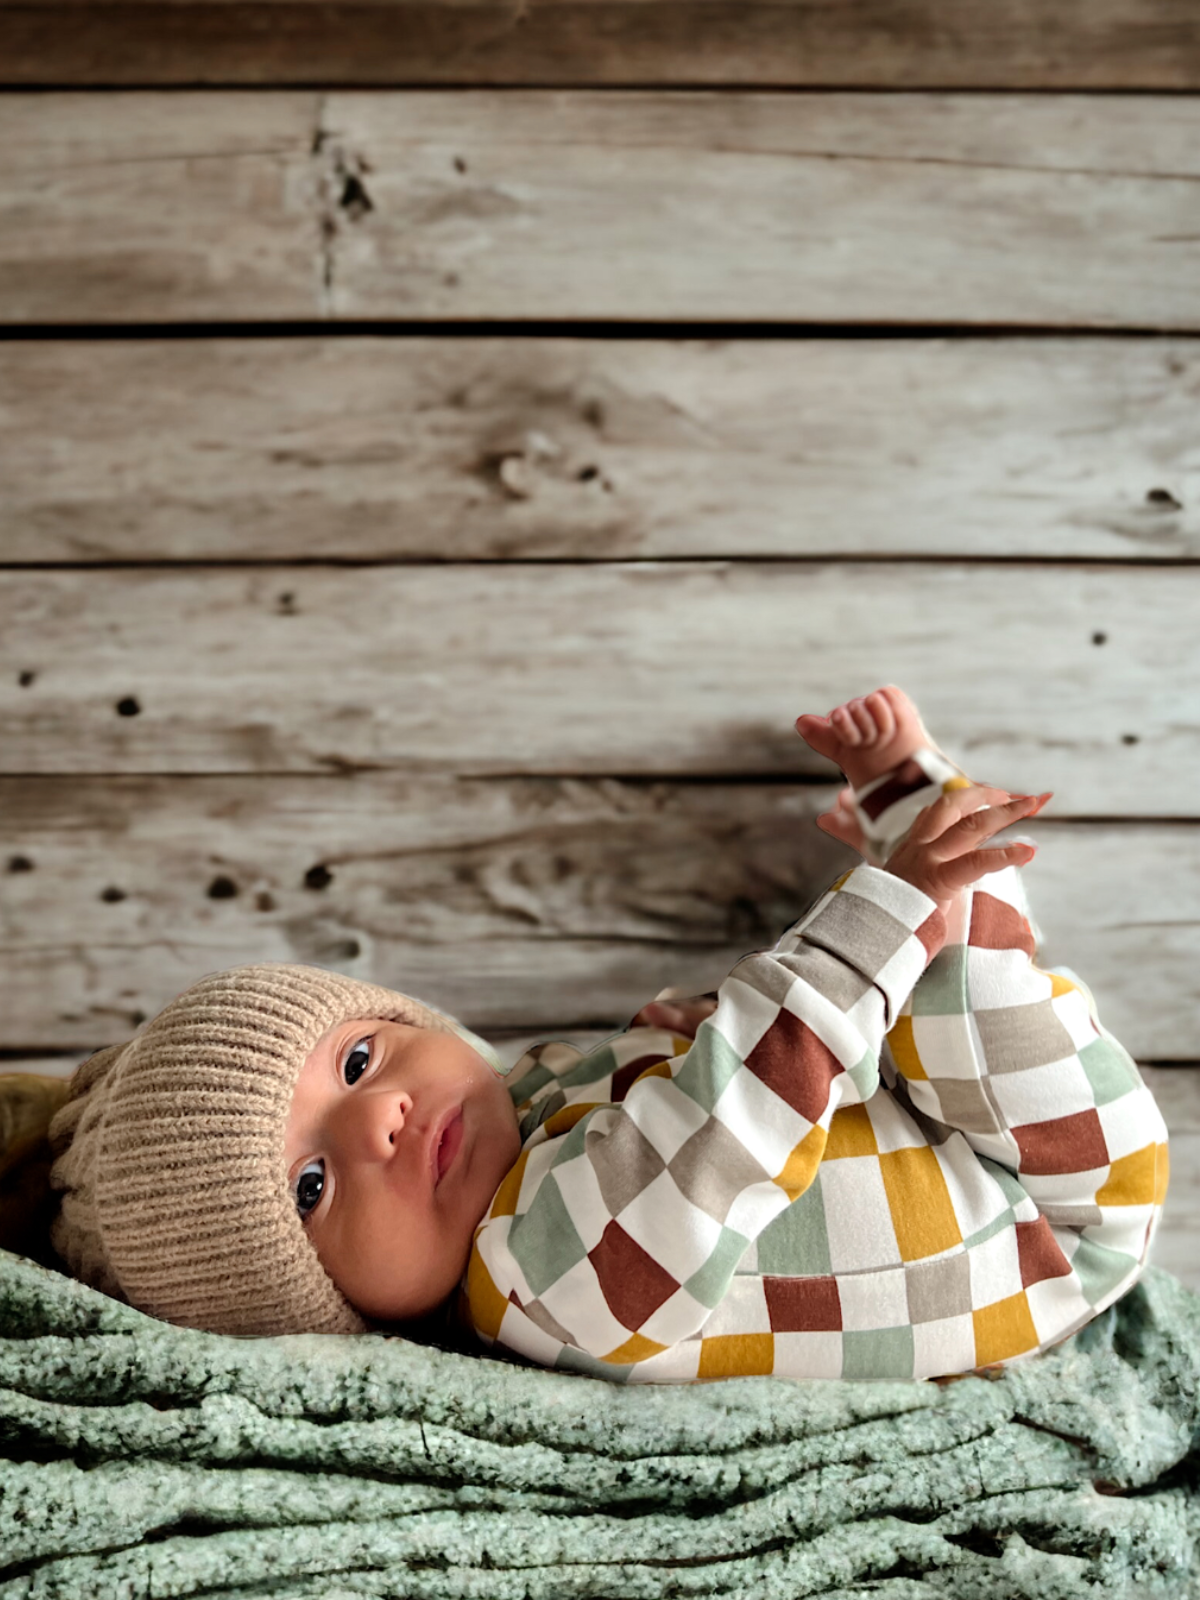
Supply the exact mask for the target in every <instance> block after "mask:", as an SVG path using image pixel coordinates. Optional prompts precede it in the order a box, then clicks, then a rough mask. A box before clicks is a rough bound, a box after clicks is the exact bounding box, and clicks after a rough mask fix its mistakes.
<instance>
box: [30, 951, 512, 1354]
mask: <svg viewBox="0 0 1200 1600" xmlns="http://www.w3.org/2000/svg"><path fill="white" fill-rule="evenodd" d="M353 1017H370V1018H379V1019H380V1020H381V1021H396V1022H405V1023H409V1024H411V1025H415V1026H417V1027H422V1028H433V1029H436V1030H438V1031H439V1032H446V1033H456V1034H458V1035H459V1037H460V1038H463V1039H465V1040H466V1041H467V1042H468V1043H469V1044H470V1045H472V1046H473V1048H475V1049H476V1050H478V1052H479V1053H480V1055H482V1056H483V1057H484V1059H485V1060H486V1061H488V1062H489V1064H490V1065H491V1066H492V1068H493V1070H495V1071H496V1072H498V1073H503V1072H504V1071H505V1068H504V1067H503V1066H502V1064H501V1062H500V1060H499V1057H498V1056H497V1055H496V1053H495V1051H494V1050H493V1049H492V1047H491V1046H490V1045H489V1044H488V1043H487V1042H486V1041H485V1040H483V1039H481V1038H479V1037H478V1035H476V1034H474V1033H472V1032H471V1031H470V1029H468V1028H466V1027H464V1025H463V1024H462V1023H460V1022H458V1021H457V1020H456V1019H455V1018H453V1017H450V1016H448V1015H446V1014H445V1013H443V1012H439V1011H435V1010H433V1009H432V1007H429V1006H426V1005H424V1004H422V1003H421V1001H419V1000H415V999H413V998H412V996H410V995H405V994H400V993H397V992H396V991H395V990H392V989H382V988H379V987H377V986H376V985H374V984H369V983H362V982H359V981H358V980H357V979H355V978H348V977H345V976H343V975H342V974H341V973H338V972H327V971H325V970H324V968H322V967H310V966H299V965H294V964H289V963H284V962H263V963H260V964H258V965H255V966H247V967H234V968H232V969H230V970H229V971H226V972H217V973H211V974H210V975H209V976H207V977H204V978H201V979H200V981H199V982H198V983H195V984H193V985H192V987H191V988H190V989H186V990H185V991H184V992H183V994H181V995H179V996H177V998H176V999H174V1000H172V1001H171V1002H170V1003H169V1004H168V1005H166V1006H164V1007H163V1009H162V1010H161V1011H160V1012H159V1013H158V1015H157V1016H155V1017H153V1018H152V1019H151V1020H150V1021H149V1022H148V1023H146V1024H145V1025H144V1026H143V1027H142V1029H141V1030H140V1031H139V1032H138V1033H136V1034H135V1035H134V1036H133V1038H131V1039H129V1040H127V1041H126V1042H125V1043H124V1044H119V1045H110V1046H108V1047H107V1048H105V1049H103V1050H99V1051H97V1052H96V1054H95V1055H93V1056H90V1057H89V1058H88V1060H86V1061H85V1062H84V1063H83V1064H82V1065H81V1066H80V1067H79V1068H78V1070H77V1071H76V1073H75V1075H74V1077H73V1078H72V1079H71V1083H70V1090H69V1098H68V1100H67V1102H66V1104H65V1105H64V1106H63V1107H62V1109H61V1110H60V1111H59V1112H58V1114H57V1115H56V1116H55V1118H54V1120H53V1121H52V1122H51V1124H50V1142H51V1149H52V1151H53V1154H54V1156H55V1162H54V1165H53V1167H52V1168H51V1172H50V1182H51V1186H52V1187H53V1188H54V1189H56V1190H60V1191H61V1203H60V1208H59V1211H58V1214H57V1216H56V1218H55V1220H54V1223H53V1225H52V1228H51V1243H52V1244H53V1246H54V1249H55V1251H56V1252H57V1254H58V1255H59V1257H60V1258H61V1259H62V1260H63V1261H64V1262H65V1263H66V1265H67V1267H68V1269H69V1270H70V1271H71V1273H72V1274H73V1275H74V1276H75V1277H77V1278H81V1279H82V1280H83V1281H84V1282H85V1283H88V1284H90V1285H91V1286H92V1287H93V1288H97V1289H101V1290H103V1291H104V1292H105V1293H106V1294H111V1295H115V1296H116V1297H118V1298H119V1299H123V1300H127V1301H128V1302H129V1303H130V1304H131V1305H134V1306H136V1307H137V1308H138V1309H139V1310H141V1311H145V1312H147V1313H149V1315H151V1316H154V1317H159V1318H160V1319H162V1320H163V1321H165V1322H174V1323H181V1324H183V1325H184V1326H186V1327H192V1328H204V1329H207V1330H208V1331H209V1332H211V1333H231V1334H280V1333H361V1332H364V1331H366V1330H367V1329H368V1328H369V1327H370V1326H371V1324H370V1323H369V1322H367V1321H366V1320H365V1319H364V1318H363V1317H361V1316H359V1314H358V1312H357V1311H355V1310H354V1308H353V1307H352V1306H351V1305H350V1303H349V1301H348V1300H346V1298H345V1297H344V1296H343V1295H342V1293H341V1292H340V1290H339V1289H338V1288H337V1287H336V1286H335V1284H334V1282H333V1280H332V1279H331V1278H330V1277H329V1275H328V1273H327V1272H326V1271H325V1269H324V1267H323V1266H322V1265H321V1262H320V1260H319V1258H318V1256H317V1252H316V1250H315V1248H314V1247H313V1245H312V1243H311V1241H310V1240H309V1237H308V1235H307V1233H306V1232H305V1230H304V1227H303V1225H302V1223H301V1221H300V1217H299V1215H298V1214H297V1211H296V1202H295V1198H294V1196H293V1195H292V1193H291V1189H290V1186H289V1184H288V1176H287V1167H286V1163H285V1161H284V1133H285V1129H286V1123H287V1116H288V1108H289V1106H290V1104H291V1099H292V1090H293V1088H294V1086H295V1083H296V1079H297V1077H298V1076H299V1073H300V1069H301V1068H302V1067H303V1065H304V1063H305V1061H306V1060H307V1059H308V1056H309V1054H310V1053H311V1051H312V1049H313V1046H314V1045H315V1044H316V1043H317V1041H318V1040H319V1039H320V1038H321V1037H322V1036H323V1035H324V1034H325V1033H326V1032H327V1031H328V1030H329V1029H330V1028H332V1027H334V1026H336V1025H337V1024H338V1023H340V1022H347V1021H349V1020H350V1019H351V1018H353Z"/></svg>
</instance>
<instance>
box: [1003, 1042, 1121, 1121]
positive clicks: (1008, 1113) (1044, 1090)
mask: <svg viewBox="0 0 1200 1600" xmlns="http://www.w3.org/2000/svg"><path fill="white" fill-rule="evenodd" d="M988 1086H989V1088H990V1090H991V1093H992V1098H993V1099H994V1101H995V1103H996V1105H997V1106H999V1108H1000V1112H1001V1115H1002V1116H1003V1117H1004V1120H1005V1121H1006V1122H1007V1123H1008V1125H1009V1127H1010V1128H1023V1127H1024V1126H1025V1125H1026V1124H1027V1123H1030V1122H1051V1121H1053V1120H1054V1119H1055V1118H1057V1117H1072V1116H1075V1115H1076V1114H1077V1113H1078V1112H1080V1111H1090V1110H1091V1109H1092V1107H1093V1105H1094V1104H1095V1097H1094V1095H1093V1093H1092V1086H1091V1084H1090V1083H1089V1082H1088V1078H1087V1073H1086V1072H1085V1071H1084V1070H1083V1067H1082V1066H1081V1064H1080V1061H1079V1057H1078V1056H1067V1057H1066V1058H1065V1059H1064V1060H1062V1061H1051V1062H1047V1063H1046V1064H1045V1065H1043V1066H1040V1067H1026V1068H1025V1070H1024V1071H1023V1072H997V1073H994V1074H993V1075H992V1076H991V1077H989V1079H988Z"/></svg>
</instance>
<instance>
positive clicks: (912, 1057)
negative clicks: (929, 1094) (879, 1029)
mask: <svg viewBox="0 0 1200 1600" xmlns="http://www.w3.org/2000/svg"><path fill="white" fill-rule="evenodd" d="M887 1041H888V1044H890V1045H891V1047H892V1060H893V1061H894V1062H895V1063H896V1070H897V1072H899V1074H900V1076H901V1077H902V1078H928V1077H929V1074H928V1073H927V1072H926V1071H925V1068H924V1067H923V1066H922V1065H921V1058H920V1056H919V1055H918V1054H917V1046H916V1041H915V1040H914V1039H913V1019H912V1018H911V1017H909V1016H903V1017H897V1018H896V1020H895V1022H894V1023H893V1025H892V1026H891V1027H890V1028H889V1029H888V1036H887Z"/></svg>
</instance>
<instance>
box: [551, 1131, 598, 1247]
mask: <svg viewBox="0 0 1200 1600" xmlns="http://www.w3.org/2000/svg"><path fill="white" fill-rule="evenodd" d="M554 1182H555V1183H556V1184H557V1185H558V1191H559V1193H560V1194H561V1195H562V1198H563V1203H564V1205H565V1206H566V1208H567V1211H568V1212H569V1213H570V1217H571V1221H572V1222H573V1223H574V1224H575V1230H576V1232H577V1233H578V1234H579V1237H580V1238H581V1239H582V1240H583V1247H584V1249H585V1250H594V1249H595V1248H596V1246H597V1245H598V1244H599V1243H600V1240H601V1237H602V1236H603V1233H604V1230H605V1228H606V1227H607V1226H608V1222H609V1215H608V1206H607V1205H606V1204H605V1201H604V1196H603V1195H602V1194H601V1192H600V1185H599V1183H598V1182H597V1181H596V1169H595V1167H594V1166H593V1165H592V1163H591V1162H590V1161H589V1160H588V1158H587V1156H586V1155H583V1154H580V1155H578V1156H576V1157H575V1159H574V1160H573V1161H560V1162H559V1164H558V1165H557V1166H556V1167H555V1169H554Z"/></svg>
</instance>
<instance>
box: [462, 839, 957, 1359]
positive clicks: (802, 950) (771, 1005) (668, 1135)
mask: <svg viewBox="0 0 1200 1600" xmlns="http://www.w3.org/2000/svg"><path fill="white" fill-rule="evenodd" d="M943 937H944V922H943V919H942V917H941V915H940V913H939V912H938V910H937V908H936V904H935V902H934V901H933V900H932V899H931V898H930V897H929V896H928V895H926V894H924V893H923V892H922V891H921V890H920V889H917V888H916V887H914V886H913V885H911V884H909V883H907V882H904V881H903V880H902V879H901V878H899V877H898V876H896V875H894V874H892V873H889V872H884V871H882V870H880V869H878V868H875V867H871V866H865V865H864V866H860V867H857V868H855V869H854V871H853V872H851V873H849V874H847V875H846V876H845V877H844V878H843V879H841V880H839V882H838V883H837V884H835V885H834V887H833V888H832V889H831V890H829V891H828V892H827V893H826V894H825V895H823V896H822V897H821V899H820V900H819V901H818V902H817V904H816V905H815V906H814V907H813V908H812V909H811V910H810V911H809V912H808V913H806V915H805V916H804V917H803V918H801V919H800V921H799V922H797V923H796V924H794V925H793V927H792V928H790V929H789V930H788V931H787V933H785V934H784V936H783V937H782V938H781V939H780V941H779V942H778V944H777V945H776V946H775V947H774V949H773V950H770V951H762V952H758V953H756V954H754V955H750V956H747V957H745V958H744V959H743V960H742V961H740V962H739V963H738V964H737V966H736V967H735V968H734V969H733V971H732V972H731V973H730V974H729V976H728V977H727V978H726V979H725V981H724V982H723V983H722V984H721V986H720V989H719V990H718V1001H717V1007H716V1010H715V1012H714V1013H713V1015H712V1016H711V1017H709V1018H707V1020H705V1021H704V1022H703V1023H702V1024H701V1026H700V1028H699V1029H698V1031H697V1034H696V1039H695V1042H694V1044H693V1045H692V1047H691V1048H690V1049H689V1050H688V1051H687V1052H686V1053H685V1054H683V1055H680V1056H677V1057H675V1058H674V1060H672V1061H663V1062H661V1063H659V1065H658V1066H656V1067H652V1068H651V1069H650V1070H649V1071H648V1072H647V1073H645V1074H644V1075H643V1076H641V1077H639V1078H638V1080H637V1081H636V1082H635V1083H634V1084H633V1085H632V1087H631V1088H630V1089H629V1091H628V1093H627V1094H626V1096H625V1099H624V1101H623V1102H622V1104H620V1105H609V1104H605V1105H600V1106H595V1105H587V1104H582V1105H580V1104H576V1105H567V1106H565V1107H564V1108H563V1109H562V1110H560V1111H557V1112H555V1113H554V1114H553V1115H551V1116H550V1117H548V1118H547V1119H546V1121H545V1122H544V1123H543V1124H542V1125H541V1127H540V1128H538V1129H537V1131H536V1133H535V1134H534V1135H533V1136H532V1137H531V1138H530V1139H529V1141H528V1143H527V1145H526V1148H525V1150H524V1151H523V1152H522V1155H521V1157H520V1158H519V1160H518V1162H517V1165H516V1167H515V1168H514V1169H513V1172H512V1173H511V1174H510V1175H509V1177H508V1178H507V1179H506V1180H505V1183H504V1184H503V1185H502V1186H501V1189H500V1191H499V1193H498V1194H497V1196H496V1199H495V1200H494V1202H493V1204H492V1207H491V1209H490V1211H489V1213H488V1216H487V1217H486V1218H485V1219H484V1221H483V1223H482V1224H481V1225H480V1228H479V1230H478V1232H477V1235H476V1241H475V1249H474V1251H473V1253H472V1259H471V1264H470V1268H469V1272H468V1284H467V1288H468V1298H469V1302H470V1309H471V1315H472V1319H473V1321H474V1323H475V1326H476V1327H477V1329H478V1330H479V1331H480V1332H481V1333H482V1334H483V1335H484V1337H485V1338H488V1337H491V1338H494V1337H496V1335H497V1334H498V1333H499V1332H500V1324H501V1321H502V1318H503V1315H504V1311H505V1308H506V1307H507V1305H508V1304H509V1303H510V1297H511V1299H512V1300H513V1301H514V1302H515V1304H516V1305H517V1306H518V1307H519V1308H520V1309H521V1310H522V1311H523V1312H524V1313H525V1315H526V1316H527V1317H529V1318H530V1319H531V1321H533V1322H534V1323H536V1324H537V1325H538V1326H539V1327H541V1328H542V1329H544V1330H545V1331H546V1332H547V1333H550V1334H551V1335H552V1336H553V1337H554V1338H556V1339H560V1340H562V1341H563V1342H566V1343H570V1344H573V1345H575V1346H576V1347H577V1348H579V1349H582V1350H585V1351H587V1352H588V1353H589V1354H590V1355H593V1356H596V1357H598V1358H600V1359H603V1360H608V1361H611V1362H614V1363H617V1364H624V1363H627V1362H629V1361H633V1360H641V1359H644V1358H645V1357H647V1356H649V1355H652V1354H653V1353H655V1351H657V1350H659V1349H664V1348H667V1347H668V1346H670V1345H672V1344H675V1343H677V1342H678V1341H679V1340H681V1339H685V1338H687V1337H688V1336H689V1335H690V1334H693V1333H695V1332H697V1331H698V1330H699V1329H700V1328H701V1327H702V1326H703V1324H704V1322H705V1321H706V1319H707V1318H708V1316H709V1315H710V1313H711V1311H712V1309H713V1308H714V1307H715V1306H716V1305H717V1304H718V1303H719V1301H720V1300H721V1298H722V1297H723V1295H724V1294H725V1292H726V1290H727V1289H728V1286H729V1282H730V1279H731V1277H732V1276H733V1273H734V1271H735V1269H736V1267H737V1264H738V1261H739V1260H740V1258H741V1256H742V1255H743V1254H744V1253H745V1250H746V1247H747V1245H748V1244H749V1242H750V1240H751V1239H753V1238H754V1237H756V1236H757V1234H759V1233H760V1232H761V1231H762V1229H763V1228H765V1227H766V1225H767V1224H768V1223H769V1222H770V1221H771V1220H772V1219H773V1218H774V1217H775V1216H777V1215H778V1214H779V1212H780V1211H781V1210H783V1209H784V1208H785V1207H786V1206H788V1205H789V1204H791V1202H792V1201H793V1200H794V1199H795V1198H796V1197H797V1196H798V1195H799V1194H801V1193H802V1192H803V1191H804V1189H806V1188H807V1187H808V1185H809V1184H810V1183H811V1181H812V1177H813V1174H814V1172H815V1171H816V1168H817V1165H818V1163H819V1162H820V1159H821V1154H822V1151H823V1149H824V1146H825V1140H826V1135H827V1132H828V1128H829V1122H830V1119H831V1117H832V1115H833V1113H834V1111H835V1110H836V1108H837V1106H838V1105H840V1104H846V1103H853V1102H856V1101H859V1100H862V1099H866V1098H868V1097H869V1096H870V1095H871V1094H872V1093H873V1092H874V1090H875V1088H876V1087H877V1085H878V1060H879V1052H880V1049H881V1046H882V1040H883V1036H884V1033H885V1032H886V1031H887V1029H888V1028H889V1027H890V1026H891V1024H892V1023H893V1022H894V1021H895V1018H896V1016H897V1015H898V1014H899V1011H900V1008H901V1006H902V1005H903V1004H904V1001H905V1000H906V998H907V996H908V994H909V992H910V990H911V989H912V987H913V985H914V984H915V983H916V981H917V979H918V978H919V977H920V975H921V973H922V972H923V971H924V969H925V966H926V963H927V962H928V960H929V959H930V957H931V955H932V954H933V953H934V952H936V950H937V949H938V948H939V947H940V945H941V942H942V939H943Z"/></svg>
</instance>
